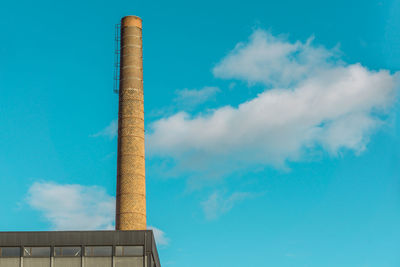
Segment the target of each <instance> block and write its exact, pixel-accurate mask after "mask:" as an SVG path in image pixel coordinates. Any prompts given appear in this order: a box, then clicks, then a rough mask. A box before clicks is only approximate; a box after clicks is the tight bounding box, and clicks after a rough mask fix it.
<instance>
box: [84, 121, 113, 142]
mask: <svg viewBox="0 0 400 267" xmlns="http://www.w3.org/2000/svg"><path fill="white" fill-rule="evenodd" d="M117 133H118V120H113V121H112V122H111V123H110V124H109V125H108V126H107V127H106V128H104V129H103V130H101V131H100V132H98V133H95V134H93V135H91V137H99V136H105V137H108V138H110V139H113V138H114V137H116V136H117Z"/></svg>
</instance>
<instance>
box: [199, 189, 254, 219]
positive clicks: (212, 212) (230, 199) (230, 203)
mask: <svg viewBox="0 0 400 267" xmlns="http://www.w3.org/2000/svg"><path fill="white" fill-rule="evenodd" d="M250 197H253V194H251V193H247V192H235V193H233V194H231V195H229V196H224V195H222V194H221V193H219V192H214V193H212V194H211V195H210V196H209V197H208V199H207V200H205V201H204V202H202V203H201V206H202V208H203V211H204V215H205V216H206V219H208V220H214V219H216V218H218V217H219V216H221V215H222V214H224V213H227V212H228V211H230V210H231V209H232V208H233V207H234V205H235V204H237V203H239V202H241V201H243V200H245V199H247V198H250Z"/></svg>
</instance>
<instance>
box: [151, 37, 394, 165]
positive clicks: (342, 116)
mask: <svg viewBox="0 0 400 267" xmlns="http://www.w3.org/2000/svg"><path fill="white" fill-rule="evenodd" d="M214 74H215V75H216V76H218V77H223V78H237V79H242V80H245V81H247V82H249V83H255V82H257V83H262V84H264V85H265V86H267V87H270V86H278V87H274V88H272V89H269V90H265V91H264V92H263V93H261V94H259V95H258V96H257V97H255V98H254V99H252V100H250V101H247V102H244V103H242V104H240V105H239V106H237V107H233V106H224V107H220V108H218V109H216V110H214V111H213V112H211V113H209V114H206V115H204V114H201V115H197V116H191V115H189V114H188V113H185V112H178V113H176V114H174V115H172V116H169V117H166V118H162V119H160V120H157V121H155V122H154V123H152V125H151V130H152V132H151V133H150V134H149V135H148V136H147V142H148V145H147V148H148V149H149V152H150V155H152V156H161V157H172V158H174V159H175V161H176V162H177V164H178V169H179V168H180V169H186V170H187V169H190V170H193V171H195V170H198V171H200V172H202V171H203V172H207V171H210V170H212V169H213V170H215V169H218V168H219V170H218V171H219V172H225V173H229V172H233V171H236V170H239V169H244V168H249V167H254V165H258V166H265V165H273V166H277V167H284V166H285V163H286V162H287V161H300V160H303V159H304V157H308V156H309V155H311V154H312V153H309V152H313V151H315V150H317V151H318V150H319V149H321V148H322V149H324V150H326V151H328V152H329V153H330V154H331V155H337V154H338V153H340V151H342V150H351V151H354V152H355V153H361V152H362V151H364V150H365V148H366V145H367V144H368V141H369V138H370V136H371V134H372V133H373V132H374V131H375V130H376V129H377V128H378V127H379V126H381V125H382V124H383V123H384V122H385V120H384V116H383V115H386V114H387V113H388V111H389V110H390V107H391V105H392V104H393V102H394V100H395V97H396V91H397V88H398V76H399V74H391V73H390V72H389V71H386V70H380V71H371V70H368V69H367V68H366V67H363V66H362V65H360V64H345V63H343V62H340V61H339V60H338V58H337V55H336V51H335V50H327V49H325V48H322V47H316V46H314V45H313V44H312V42H311V40H308V41H307V42H306V43H302V42H300V41H297V42H295V43H290V42H288V41H286V40H285V39H282V38H278V37H274V36H272V35H270V34H269V33H267V32H264V31H256V32H255V33H254V34H253V35H252V36H251V38H250V41H249V42H248V43H246V44H245V43H241V44H239V45H237V46H236V48H235V49H234V50H233V51H232V52H231V53H230V54H228V55H227V57H226V58H224V59H222V61H221V62H220V63H219V64H217V66H216V67H215V68H214Z"/></svg>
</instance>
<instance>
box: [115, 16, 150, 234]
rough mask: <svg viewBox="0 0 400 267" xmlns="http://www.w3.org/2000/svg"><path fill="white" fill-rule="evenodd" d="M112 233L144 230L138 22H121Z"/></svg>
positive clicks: (127, 19)
mask: <svg viewBox="0 0 400 267" xmlns="http://www.w3.org/2000/svg"><path fill="white" fill-rule="evenodd" d="M120 62H121V64H120V83H119V112H118V163H117V164H118V166H117V210H116V220H115V221H116V225H115V227H116V230H145V229H146V179H145V159H144V111H143V57H142V20H141V19H140V18H139V17H136V16H127V17H124V18H122V20H121V56H120Z"/></svg>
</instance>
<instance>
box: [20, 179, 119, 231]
mask: <svg viewBox="0 0 400 267" xmlns="http://www.w3.org/2000/svg"><path fill="white" fill-rule="evenodd" d="M26 200H27V202H28V204H29V205H30V206H31V207H32V208H34V209H36V210H38V211H40V212H41V213H42V214H43V216H44V217H45V218H46V219H47V220H48V221H49V222H50V224H51V227H52V229H54V230H97V229H113V224H114V214H115V199H114V197H112V196H109V195H108V194H107V193H106V191H105V189H104V188H102V187H98V186H83V185H77V184H67V185H61V184H56V183H52V182H36V183H34V184H33V185H32V186H31V187H30V188H29V191H28V196H27V199H26Z"/></svg>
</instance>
